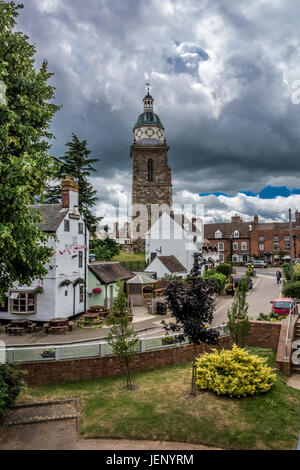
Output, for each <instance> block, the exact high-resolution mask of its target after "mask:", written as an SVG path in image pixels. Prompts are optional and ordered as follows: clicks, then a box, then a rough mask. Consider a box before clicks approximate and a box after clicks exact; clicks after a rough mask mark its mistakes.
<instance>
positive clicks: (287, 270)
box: [282, 263, 291, 281]
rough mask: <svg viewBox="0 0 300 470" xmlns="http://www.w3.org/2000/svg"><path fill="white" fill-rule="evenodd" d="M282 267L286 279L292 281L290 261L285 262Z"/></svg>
mask: <svg viewBox="0 0 300 470" xmlns="http://www.w3.org/2000/svg"><path fill="white" fill-rule="evenodd" d="M282 269H283V274H284V277H285V279H286V280H287V281H290V280H291V268H290V263H283V265H282Z"/></svg>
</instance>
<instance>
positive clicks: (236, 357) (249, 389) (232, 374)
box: [196, 344, 276, 398]
mask: <svg viewBox="0 0 300 470" xmlns="http://www.w3.org/2000/svg"><path fill="white" fill-rule="evenodd" d="M265 362H266V359H263V358H261V357H259V356H255V355H253V354H250V353H248V352H247V351H246V350H245V349H242V348H239V347H238V346H237V345H235V344H234V345H233V347H232V349H229V350H226V349H223V350H222V351H217V350H216V349H213V350H212V353H205V354H202V355H201V356H200V357H199V358H198V359H197V361H196V364H197V378H196V383H197V387H198V388H199V389H200V390H212V391H213V392H215V393H217V394H218V395H228V396H230V397H236V398H239V397H244V396H247V395H258V394H260V393H265V392H268V391H269V390H270V389H271V387H272V386H273V385H274V383H275V381H276V375H275V374H274V373H273V369H271V368H270V367H268V366H266V365H265Z"/></svg>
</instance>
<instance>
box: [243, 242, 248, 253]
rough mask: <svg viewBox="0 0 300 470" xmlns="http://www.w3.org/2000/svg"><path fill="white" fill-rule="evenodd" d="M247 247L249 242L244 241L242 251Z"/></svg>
mask: <svg viewBox="0 0 300 470" xmlns="http://www.w3.org/2000/svg"><path fill="white" fill-rule="evenodd" d="M247 249H248V247H247V242H242V251H246V250H247Z"/></svg>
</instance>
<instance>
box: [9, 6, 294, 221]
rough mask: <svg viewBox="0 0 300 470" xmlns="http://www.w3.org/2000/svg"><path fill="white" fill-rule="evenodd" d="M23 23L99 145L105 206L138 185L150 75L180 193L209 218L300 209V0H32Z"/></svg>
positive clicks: (60, 119)
mask: <svg viewBox="0 0 300 470" xmlns="http://www.w3.org/2000/svg"><path fill="white" fill-rule="evenodd" d="M23 3H24V5H25V8H24V10H22V11H21V14H20V17H19V20H18V29H20V30H21V31H23V32H25V33H26V34H28V36H29V37H30V40H31V42H34V43H35V44H36V49H37V56H36V58H37V65H39V64H40V63H41V60H42V59H43V58H47V59H48V62H49V70H50V71H52V72H54V74H55V75H54V77H53V79H52V83H53V84H54V85H55V87H56V98H55V101H56V103H58V104H61V105H62V106H63V108H62V109H61V110H60V111H59V112H58V113H57V114H56V116H55V118H54V120H53V125H52V129H53V132H54V134H55V136H56V141H55V143H54V144H53V148H52V151H53V154H55V155H61V154H62V153H64V151H65V147H64V144H65V142H67V141H68V140H69V139H70V135H71V133H72V132H75V133H76V134H77V135H78V137H79V138H81V139H86V140H87V141H88V144H89V147H90V149H91V150H92V152H93V156H94V157H99V159H100V162H99V164H98V166H97V173H96V174H95V178H93V179H92V183H93V184H94V186H95V188H96V189H97V191H98V196H99V201H98V207H97V212H98V214H99V215H102V212H103V204H115V203H117V201H118V198H119V197H121V198H123V200H124V198H125V197H126V196H127V195H128V196H129V195H130V190H131V173H130V172H131V160H130V156H129V150H130V145H131V143H132V139H133V134H132V127H133V125H134V123H135V121H136V118H137V116H138V115H139V114H140V113H141V112H142V98H143V96H144V95H145V82H146V81H147V80H150V83H151V85H152V87H151V93H152V95H153V96H154V98H155V103H154V105H155V111H156V112H157V113H158V114H159V116H160V118H161V120H162V122H163V124H164V127H165V129H166V131H165V132H166V137H167V140H168V143H169V145H170V146H171V149H170V151H169V162H170V165H171V167H172V175H173V184H174V201H175V202H177V203H184V202H192V201H193V202H201V203H204V205H205V215H206V221H207V222H212V221H218V220H228V219H229V218H230V216H231V215H233V214H235V213H236V212H237V213H239V214H241V215H242V216H243V217H244V218H245V219H247V218H252V217H253V215H254V214H256V213H258V214H259V215H260V217H261V218H262V220H270V219H277V220H286V218H287V215H288V208H289V207H291V208H292V209H295V208H297V207H298V208H299V209H300V190H299V188H300V173H299V170H300V158H299V157H300V104H299V103H300V38H299V30H300V2H299V1H298V0H239V1H237V0H147V1H146V0H113V1H112V0H84V1H82V0H23Z"/></svg>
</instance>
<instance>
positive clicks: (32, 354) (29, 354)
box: [0, 325, 228, 363]
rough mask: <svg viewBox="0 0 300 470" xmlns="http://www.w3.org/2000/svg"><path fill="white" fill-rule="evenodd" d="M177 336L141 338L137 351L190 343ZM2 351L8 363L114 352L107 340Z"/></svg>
mask: <svg viewBox="0 0 300 470" xmlns="http://www.w3.org/2000/svg"><path fill="white" fill-rule="evenodd" d="M212 329H215V330H218V331H219V333H220V336H224V335H227V334H228V327H227V325H222V326H216V327H212ZM176 336H177V335H169V336H153V337H150V338H139V344H138V348H137V351H140V352H145V351H151V350H155V349H161V348H172V347H173V348H174V347H180V345H182V344H187V343H188V341H184V342H181V343H179V342H178V341H176ZM171 338H173V339H171ZM3 344H4V343H3ZM1 352H2V356H3V358H4V357H5V361H6V362H8V363H13V362H37V361H39V362H40V361H59V360H63V359H76V358H85V357H99V356H100V357H104V356H108V355H111V354H113V353H112V349H111V347H110V346H109V344H108V343H107V342H106V341H98V342H88V343H77V344H60V345H55V344H53V345H47V346H29V347H5V346H3V345H2V346H1V344H0V355H1Z"/></svg>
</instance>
